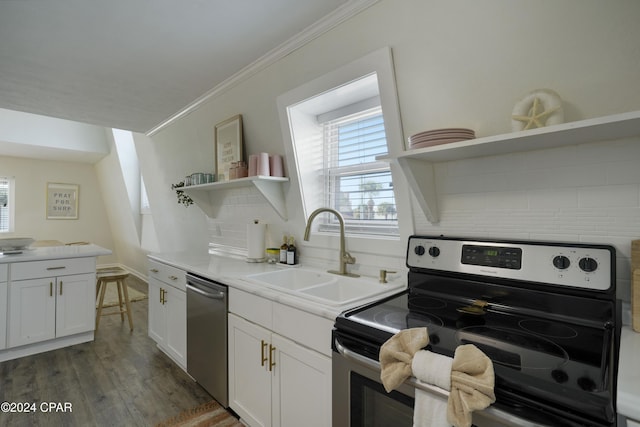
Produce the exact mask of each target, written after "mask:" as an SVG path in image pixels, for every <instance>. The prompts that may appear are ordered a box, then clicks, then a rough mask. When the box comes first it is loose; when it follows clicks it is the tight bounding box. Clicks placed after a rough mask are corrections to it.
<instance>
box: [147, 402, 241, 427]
mask: <svg viewBox="0 0 640 427" xmlns="http://www.w3.org/2000/svg"><path fill="white" fill-rule="evenodd" d="M156 427H244V424H242V423H241V422H240V421H238V419H237V418H236V417H234V416H233V415H232V414H231V413H230V412H228V411H227V410H226V409H224V408H223V407H222V406H220V404H219V403H218V402H216V401H215V400H212V401H211V402H207V403H204V404H202V405H200V406H196V407H195V408H191V409H188V410H186V411H183V412H181V413H180V414H178V415H177V416H175V417H172V418H169V419H168V420H166V421H163V422H161V423H159V424H156Z"/></svg>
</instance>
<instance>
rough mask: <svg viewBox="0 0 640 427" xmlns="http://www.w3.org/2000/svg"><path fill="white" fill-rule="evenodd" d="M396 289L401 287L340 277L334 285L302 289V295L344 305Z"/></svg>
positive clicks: (327, 302) (326, 302)
mask: <svg viewBox="0 0 640 427" xmlns="http://www.w3.org/2000/svg"><path fill="white" fill-rule="evenodd" d="M396 287H397V288H400V287H401V286H399V285H397V284H392V283H387V284H381V283H378V282H377V281H375V280H373V279H369V278H363V277H360V278H357V279H354V278H350V277H340V276H338V279H337V280H336V281H335V282H333V283H325V284H322V285H318V286H313V287H311V288H307V289H302V290H300V293H301V294H303V295H304V296H306V297H309V298H310V299H313V300H317V301H319V302H322V303H324V304H329V305H343V304H348V303H351V302H355V301H358V300H361V299H364V298H369V297H372V296H376V295H379V294H382V293H385V292H388V291H390V290H392V289H394V288H396Z"/></svg>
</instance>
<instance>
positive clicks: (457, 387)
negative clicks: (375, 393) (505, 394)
mask: <svg viewBox="0 0 640 427" xmlns="http://www.w3.org/2000/svg"><path fill="white" fill-rule="evenodd" d="M428 343H429V335H428V332H427V328H411V329H405V330H402V331H400V332H398V333H397V334H395V335H394V336H393V337H391V338H390V339H389V340H387V342H385V343H384V344H383V345H382V347H381V348H380V355H379V359H380V368H381V373H380V379H381V381H382V384H383V385H384V388H385V390H386V391H387V392H390V391H391V390H394V389H395V388H396V387H398V386H399V385H400V384H402V383H403V382H404V381H405V380H406V379H408V378H409V377H410V376H412V375H413V376H415V377H416V378H417V379H418V381H422V382H426V383H428V384H432V385H435V386H437V387H440V388H442V389H444V390H448V391H449V398H448V400H447V405H446V416H445V411H444V405H443V403H444V402H443V401H442V400H441V399H440V398H438V397H435V396H431V395H430V394H429V393H427V392H423V391H421V390H418V389H416V404H415V408H416V409H415V411H414V427H422V426H424V427H436V426H444V425H454V426H455V427H470V426H471V419H472V416H471V414H472V412H473V411H476V410H481V409H484V408H486V407H487V406H489V405H490V404H491V403H493V402H495V394H494V383H495V375H494V370H493V363H492V362H491V359H490V358H489V357H487V355H485V354H484V353H483V352H482V351H481V350H480V349H478V348H477V347H476V346H474V345H473V344H467V345H461V346H459V347H457V348H456V351H455V354H454V357H453V359H452V358H450V357H447V356H443V355H439V354H436V353H432V352H429V351H426V350H422V348H424V347H426V345H427V344H428ZM447 420H448V424H447Z"/></svg>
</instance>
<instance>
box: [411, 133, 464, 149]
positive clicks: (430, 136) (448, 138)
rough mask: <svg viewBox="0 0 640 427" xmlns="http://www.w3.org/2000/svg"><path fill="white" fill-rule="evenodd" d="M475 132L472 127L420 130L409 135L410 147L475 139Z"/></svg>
mask: <svg viewBox="0 0 640 427" xmlns="http://www.w3.org/2000/svg"><path fill="white" fill-rule="evenodd" d="M475 137H476V134H475V132H474V131H473V130H472V129H464V128H446V129H434V130H428V131H425V132H420V133H417V134H415V135H412V136H410V137H409V148H410V149H411V148H424V147H431V146H432V145H440V144H448V143H450V142H457V141H464V140H467V139H474V138H475Z"/></svg>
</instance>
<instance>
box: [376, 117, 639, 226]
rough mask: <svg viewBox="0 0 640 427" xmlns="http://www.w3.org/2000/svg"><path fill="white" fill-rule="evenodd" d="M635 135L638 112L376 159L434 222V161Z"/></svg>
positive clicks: (435, 203)
mask: <svg viewBox="0 0 640 427" xmlns="http://www.w3.org/2000/svg"><path fill="white" fill-rule="evenodd" d="M637 135H640V111H634V112H630V113H623V114H616V115H612V116H606V117H599V118H596V119H588V120H581V121H576V122H571V123H563V124H559V125H554V126H548V127H544V128H539V129H531V130H526V131H521V132H513V133H509V134H503V135H494V136H487V137H483V138H476V139H471V140H466V141H459V142H454V143H451V144H442V145H436V146H433V147H426V148H420V149H416V150H407V151H405V152H403V153H402V154H399V155H397V156H380V157H378V160H385V161H394V162H397V163H398V165H399V166H400V168H401V169H402V171H403V173H404V175H405V177H406V178H407V181H408V182H409V186H410V187H411V189H412V191H413V193H414V195H415V196H416V199H417V200H418V203H419V204H420V207H421V209H422V210H423V212H424V214H425V215H426V217H427V219H428V220H429V221H430V222H432V223H437V222H438V221H439V212H438V206H437V192H436V185H435V176H434V170H433V165H434V164H436V163H439V162H447V161H453V160H462V159H469V158H474V157H484V156H495V155H500V154H508V153H517V152H525V151H533V150H542V149H547V148H554V147H561V146H567V145H577V144H584V143H589V142H597V141H607V140H614V139H620V138H628V137H632V136H637Z"/></svg>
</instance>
